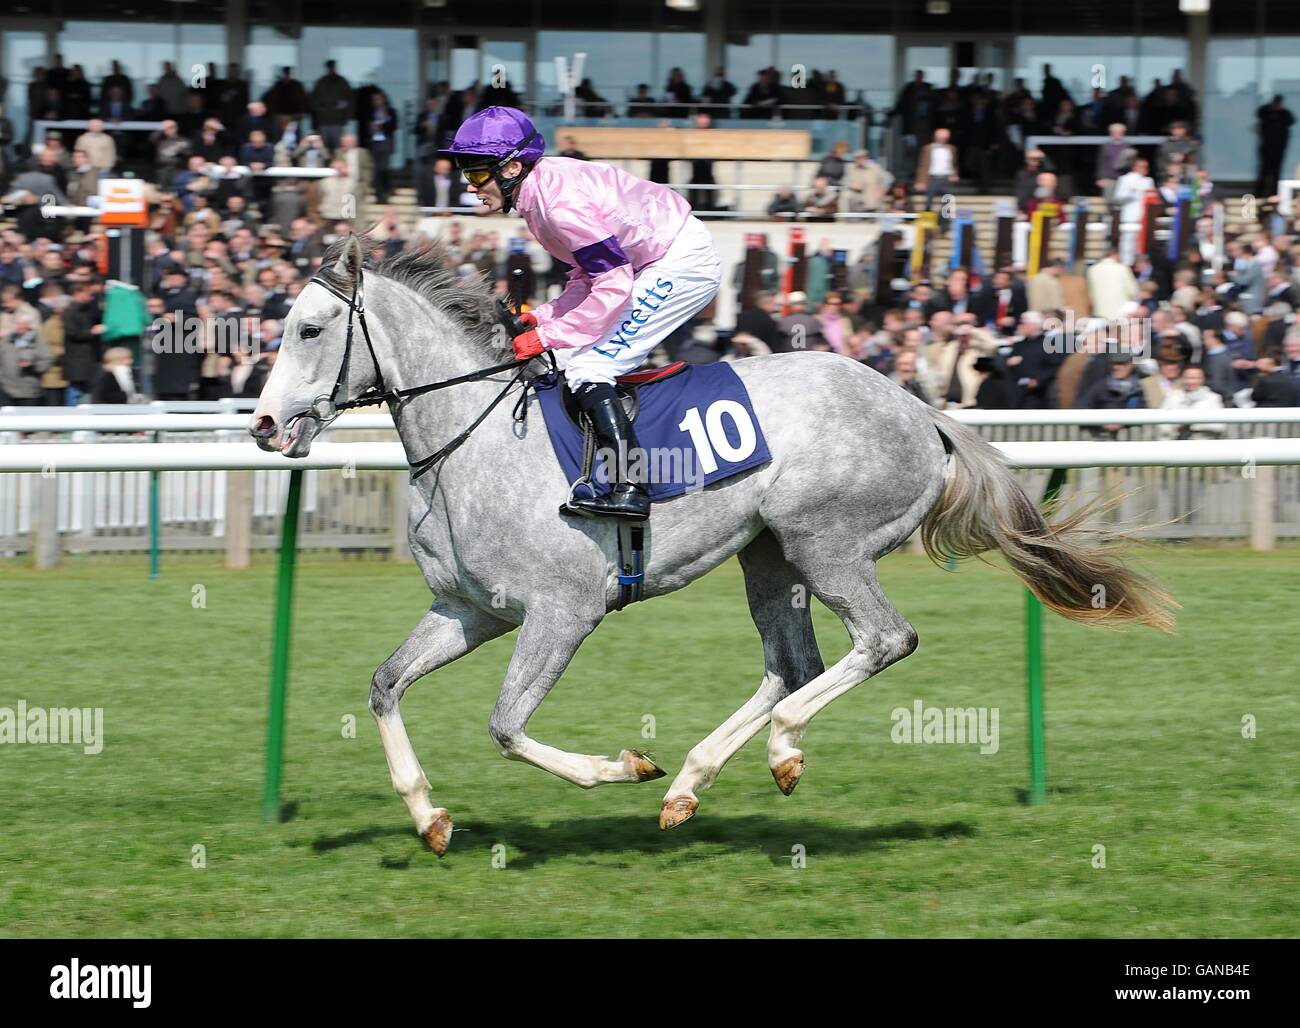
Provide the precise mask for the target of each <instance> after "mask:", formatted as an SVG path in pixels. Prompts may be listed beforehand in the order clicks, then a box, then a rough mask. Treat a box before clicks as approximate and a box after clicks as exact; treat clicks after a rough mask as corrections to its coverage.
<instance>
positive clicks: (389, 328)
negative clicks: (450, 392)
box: [366, 279, 509, 389]
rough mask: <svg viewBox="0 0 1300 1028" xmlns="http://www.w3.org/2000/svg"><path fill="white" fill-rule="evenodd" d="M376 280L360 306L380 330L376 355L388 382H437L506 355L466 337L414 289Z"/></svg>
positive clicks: (405, 384)
mask: <svg viewBox="0 0 1300 1028" xmlns="http://www.w3.org/2000/svg"><path fill="white" fill-rule="evenodd" d="M380 283H381V284H380V286H379V289H378V290H376V292H375V293H372V294H371V295H370V296H368V297H367V298H366V307H367V311H368V313H369V314H370V316H371V318H372V319H375V318H378V319H380V323H381V325H382V328H383V333H384V341H385V345H384V346H383V350H384V351H385V352H384V353H381V354H380V356H379V359H380V361H381V362H383V363H384V365H385V367H384V376H385V380H386V381H387V382H388V385H389V386H394V385H396V386H400V388H403V389H411V388H414V387H415V386H421V385H426V384H427V383H429V382H441V381H443V380H444V379H448V378H457V377H459V376H461V375H467V374H469V373H470V372H472V371H478V370H480V369H482V368H487V367H491V366H492V365H494V364H500V363H501V362H502V361H504V360H505V359H506V358H507V357H508V356H509V355H508V354H503V353H501V352H500V351H498V350H494V349H493V348H492V347H491V346H488V345H484V344H483V343H480V342H477V341H474V340H471V339H469V338H467V337H466V335H465V333H464V332H463V331H462V330H461V328H460V326H458V325H457V324H456V322H455V320H454V319H453V318H452V317H451V316H450V315H447V314H444V313H443V312H442V311H440V310H438V309H437V308H435V307H434V306H433V305H432V304H431V303H429V301H428V300H426V299H424V297H422V296H420V295H419V294H417V293H415V292H414V291H412V290H410V289H408V288H406V287H405V286H403V285H399V284H397V283H395V282H389V281H387V280H384V279H381V280H380ZM376 294H377V295H376ZM376 301H378V302H376ZM390 369H393V370H390ZM457 388H459V387H457Z"/></svg>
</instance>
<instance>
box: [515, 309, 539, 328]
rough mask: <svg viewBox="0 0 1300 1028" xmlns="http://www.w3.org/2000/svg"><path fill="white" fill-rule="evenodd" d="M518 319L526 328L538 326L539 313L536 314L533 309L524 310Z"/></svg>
mask: <svg viewBox="0 0 1300 1028" xmlns="http://www.w3.org/2000/svg"><path fill="white" fill-rule="evenodd" d="M518 321H519V324H521V325H523V326H524V328H536V327H537V315H536V314H534V313H533V312H532V311H524V313H522V314H521V315H519V318H518Z"/></svg>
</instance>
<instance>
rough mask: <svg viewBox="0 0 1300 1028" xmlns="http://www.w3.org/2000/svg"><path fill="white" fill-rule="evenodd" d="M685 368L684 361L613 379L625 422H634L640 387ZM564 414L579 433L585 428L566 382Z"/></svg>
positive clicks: (675, 373)
mask: <svg viewBox="0 0 1300 1028" xmlns="http://www.w3.org/2000/svg"><path fill="white" fill-rule="evenodd" d="M686 368H687V364H686V362H685V361H674V362H673V363H672V364H667V365H665V366H664V367H662V368H647V369H646V370H645V371H634V372H632V374H630V375H620V376H619V377H618V378H616V379H614V391H615V392H616V393H618V398H619V399H620V400H621V401H622V402H623V409H624V410H625V411H626V412H627V420H628V421H631V422H634V423H635V421H636V415H637V411H638V409H639V408H640V402H639V396H638V394H639V392H640V389H641V387H642V386H648V385H653V384H654V383H656V382H662V381H663V380H664V379H666V378H672V377H673V376H674V375H679V374H681V373H682V372H683V371H685V370H686ZM563 399H564V413H565V414H567V415H568V416H569V420H570V421H572V422H573V424H574V425H575V426H576V427H577V428H578V429H579V430H580V431H581V430H584V429H585V428H586V426H585V425H584V423H583V418H582V412H581V411H580V410H579V408H578V401H577V398H576V397H574V395H573V393H571V392H569V386H568V383H567V382H566V383H565V384H564V391H563Z"/></svg>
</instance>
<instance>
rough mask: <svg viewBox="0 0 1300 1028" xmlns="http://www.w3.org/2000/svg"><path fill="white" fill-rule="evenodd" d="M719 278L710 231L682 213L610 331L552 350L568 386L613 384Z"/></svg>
mask: <svg viewBox="0 0 1300 1028" xmlns="http://www.w3.org/2000/svg"><path fill="white" fill-rule="evenodd" d="M721 282H722V259H721V258H720V257H719V256H718V249H717V247H716V246H714V244H713V236H712V234H711V233H710V232H709V230H708V229H707V228H705V227H704V224H703V223H702V222H701V221H700V220H699V219H698V218H695V217H691V218H687V219H686V223H685V224H684V225H683V226H682V230H681V232H680V233H679V234H678V236H677V238H676V239H675V240H673V244H672V246H670V247H669V248H668V252H667V253H665V254H664V255H663V256H662V257H660V258H659V260H657V261H655V262H654V263H653V264H647V265H646V266H645V267H644V268H642V269H641V270H640V272H638V273H637V276H636V280H635V282H634V284H633V287H632V299H631V302H630V303H629V304H628V307H627V309H626V310H625V311H624V312H623V316H622V317H621V318H619V319H618V321H616V322H615V323H614V327H613V329H612V331H611V332H610V334H609V337H608V338H607V339H605V340H604V341H603V342H599V343H596V344H594V345H592V346H588V347H584V348H583V349H581V350H556V351H554V352H555V357H556V360H557V361H559V364H560V367H562V368H563V369H564V377H565V379H566V380H567V381H568V383H569V388H570V389H571V390H575V391H576V390H577V388H578V387H579V386H582V385H587V384H588V383H597V382H599V383H604V384H606V385H613V384H614V379H615V378H617V377H618V376H619V375H626V374H628V373H630V372H632V371H635V370H636V369H637V368H639V367H640V366H641V365H642V363H644V361H645V359H646V358H647V357H649V356H650V351H651V350H653V349H654V348H655V347H656V346H658V345H659V344H660V343H662V342H663V341H664V340H665V339H667V338H668V336H670V335H671V334H672V333H673V332H674V331H675V330H676V329H678V328H680V327H681V326H682V325H684V324H686V323H687V322H688V321H690V320H691V318H693V317H694V316H695V315H696V314H698V313H699V312H700V311H701V310H702V309H703V308H704V307H706V306H707V305H708V303H709V301H710V300H712V299H713V297H714V295H715V294H716V293H717V291H718V286H719V284H721Z"/></svg>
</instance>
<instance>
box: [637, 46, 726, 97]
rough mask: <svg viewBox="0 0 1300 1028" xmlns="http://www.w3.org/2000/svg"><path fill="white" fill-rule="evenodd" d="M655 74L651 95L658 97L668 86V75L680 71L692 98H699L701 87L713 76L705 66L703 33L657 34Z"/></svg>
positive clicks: (711, 71)
mask: <svg viewBox="0 0 1300 1028" xmlns="http://www.w3.org/2000/svg"><path fill="white" fill-rule="evenodd" d="M654 52H655V70H654V77H653V79H652V80H651V82H650V92H651V93H653V94H654V95H656V96H660V95H662V94H663V92H664V85H665V84H666V83H667V82H668V73H669V72H670V71H672V69H673V68H681V69H682V74H683V75H684V76H685V78H686V83H687V85H689V86H690V87H691V95H692V96H699V95H700V90H701V89H702V88H704V83H706V82H707V81H708V80H709V76H710V75H712V74H713V69H712V68H709V67H707V66H706V61H705V52H706V51H705V38H704V33H702V32H656V33H655V48H654Z"/></svg>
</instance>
